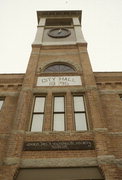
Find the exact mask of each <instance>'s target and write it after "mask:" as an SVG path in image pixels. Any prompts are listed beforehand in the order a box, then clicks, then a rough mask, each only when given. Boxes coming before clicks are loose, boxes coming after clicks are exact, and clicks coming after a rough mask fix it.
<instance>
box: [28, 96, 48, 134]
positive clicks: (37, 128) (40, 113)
mask: <svg viewBox="0 0 122 180" xmlns="http://www.w3.org/2000/svg"><path fill="white" fill-rule="evenodd" d="M37 99H40V100H41V99H43V101H44V102H43V101H42V104H41V105H42V106H40V110H38V109H39V107H37V104H38V105H39V102H38V103H36V100H37ZM45 102H46V96H35V99H34V105H33V112H32V120H31V127H30V131H31V132H42V131H43V124H44V115H45ZM36 109H37V110H36ZM36 116H37V117H36ZM39 116H40V117H39ZM34 117H36V119H34ZM36 121H37V122H36ZM34 126H35V127H34Z"/></svg>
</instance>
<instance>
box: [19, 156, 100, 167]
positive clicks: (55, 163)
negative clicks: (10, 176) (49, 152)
mask: <svg viewBox="0 0 122 180" xmlns="http://www.w3.org/2000/svg"><path fill="white" fill-rule="evenodd" d="M97 165H98V163H97V160H96V158H93V157H86V158H40V159H21V163H20V166H21V168H25V167H75V166H77V167H78V166H79V167H80V166H97Z"/></svg>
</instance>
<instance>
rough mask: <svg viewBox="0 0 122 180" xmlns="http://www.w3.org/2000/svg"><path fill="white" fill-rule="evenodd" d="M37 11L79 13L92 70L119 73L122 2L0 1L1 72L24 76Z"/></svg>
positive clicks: (87, 0) (121, 41)
mask: <svg viewBox="0 0 122 180" xmlns="http://www.w3.org/2000/svg"><path fill="white" fill-rule="evenodd" d="M38 10H82V29H83V34H84V37H85V40H86V41H87V43H88V52H89V56H90V61H91V64H92V68H93V71H122V0H0V73H25V71H26V67H27V63H28V60H29V56H30V52H31V44H32V43H33V41H34V38H35V33H36V29H37V15H36V11H38Z"/></svg>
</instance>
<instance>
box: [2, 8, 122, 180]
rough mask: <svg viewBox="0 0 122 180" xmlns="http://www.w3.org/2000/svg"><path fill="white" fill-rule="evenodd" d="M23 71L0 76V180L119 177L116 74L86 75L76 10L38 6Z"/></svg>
mask: <svg viewBox="0 0 122 180" xmlns="http://www.w3.org/2000/svg"><path fill="white" fill-rule="evenodd" d="M37 18H38V27H37V33H36V37H35V40H34V42H33V44H32V52H31V55H30V59H29V63H28V67H27V71H26V73H25V74H0V142H1V145H0V169H1V171H0V179H1V180H25V179H29V180H41V179H42V180H52V179H55V180H66V179H71V180H76V179H77V180H80V179H84V180H86V179H87V180H88V179H89V180H90V179H97V180H100V179H102V180H121V179H122V72H93V71H92V68H91V64H90V61H89V56H88V52H87V43H86V41H85V40H84V37H83V34H82V30H81V11H38V12H37Z"/></svg>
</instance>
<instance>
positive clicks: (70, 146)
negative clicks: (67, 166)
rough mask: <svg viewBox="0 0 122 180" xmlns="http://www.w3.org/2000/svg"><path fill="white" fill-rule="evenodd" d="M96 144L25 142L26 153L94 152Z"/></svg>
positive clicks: (89, 142) (85, 142)
mask: <svg viewBox="0 0 122 180" xmlns="http://www.w3.org/2000/svg"><path fill="white" fill-rule="evenodd" d="M94 149H95V146H94V142H93V141H91V140H84V141H34V142H25V143H24V146H23V150H24V151H58V150H60V151H63V150H94Z"/></svg>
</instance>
